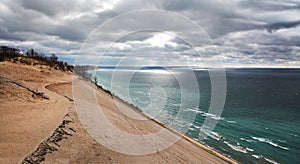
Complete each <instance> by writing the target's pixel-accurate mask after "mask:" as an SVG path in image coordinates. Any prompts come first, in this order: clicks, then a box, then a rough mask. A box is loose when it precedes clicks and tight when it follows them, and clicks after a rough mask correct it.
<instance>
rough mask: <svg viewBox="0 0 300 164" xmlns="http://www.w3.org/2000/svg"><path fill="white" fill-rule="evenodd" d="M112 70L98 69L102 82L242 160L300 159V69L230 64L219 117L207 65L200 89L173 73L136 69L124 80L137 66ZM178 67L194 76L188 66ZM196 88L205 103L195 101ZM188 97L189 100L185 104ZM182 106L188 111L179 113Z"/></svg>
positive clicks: (198, 74)
mask: <svg viewBox="0 0 300 164" xmlns="http://www.w3.org/2000/svg"><path fill="white" fill-rule="evenodd" d="M113 72H116V71H114V70H108V69H101V70H98V71H96V76H97V78H98V81H99V85H101V86H103V87H104V88H106V89H108V90H110V91H111V92H113V93H114V94H116V95H118V96H119V97H121V98H122V99H124V100H126V101H128V102H130V103H132V104H134V105H135V106H137V107H139V108H140V109H141V110H143V111H144V112H145V113H148V114H149V115H151V116H152V117H154V118H155V119H157V120H159V121H161V122H164V123H165V124H168V125H169V126H171V127H172V128H175V129H176V130H178V131H181V132H183V133H185V134H186V135H188V136H190V137H192V138H194V139H195V140H197V141H199V142H201V143H204V144H206V145H208V146H209V147H212V148H213V149H215V150H217V151H219V152H221V153H223V154H226V155H227V156H229V157H232V158H233V159H235V160H237V161H240V162H242V163H300V158H299V156H300V127H299V125H300V70H299V69H298V70H297V69H227V70H226V79H227V96H226V103H225V107H224V110H223V113H222V115H221V116H220V117H219V116H215V115H212V114H210V113H208V108H209V105H210V101H211V83H210V77H209V74H208V71H206V70H199V71H193V73H194V74H195V76H196V78H197V82H198V85H199V90H188V89H187V88H184V87H182V85H180V84H179V82H178V81H177V79H176V77H175V76H174V75H173V74H168V73H166V72H164V71H157V70H148V71H144V70H143V71H137V72H135V73H134V74H133V76H132V77H131V78H130V80H129V81H127V82H126V80H124V81H123V80H122V79H126V78H128V75H129V73H133V72H132V71H130V70H127V71H124V70H123V71H117V72H118V73H117V74H114V76H112V73H113ZM173 72H175V73H176V76H181V77H182V79H186V80H187V81H188V80H189V79H188V78H186V77H185V76H186V71H185V70H173ZM112 77H113V78H112ZM127 89H128V90H127ZM182 91H184V92H182ZM197 92H198V93H200V103H196V102H199V100H196V99H195V97H197V96H195V95H196V94H197ZM183 97H184V98H185V99H184V101H188V102H186V103H182V102H181V101H182V100H183V99H182V98H183ZM182 104H184V105H182ZM180 107H181V109H182V110H183V111H186V112H189V114H186V115H183V116H180V117H178V110H179V109H180ZM191 113H192V114H191ZM194 117H195V118H194ZM206 117H210V118H212V119H215V120H218V124H217V126H216V127H215V128H214V130H213V131H207V130H206V129H205V127H203V126H202V125H203V121H204V119H205V118H206ZM191 119H193V120H194V121H193V122H192V124H191V125H190V124H188V123H189V122H190V120H191ZM186 128H188V130H187V131H186ZM200 133H201V134H202V133H204V134H206V137H205V139H203V140H201V139H199V134H200Z"/></svg>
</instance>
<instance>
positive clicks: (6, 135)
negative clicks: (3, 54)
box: [0, 62, 71, 163]
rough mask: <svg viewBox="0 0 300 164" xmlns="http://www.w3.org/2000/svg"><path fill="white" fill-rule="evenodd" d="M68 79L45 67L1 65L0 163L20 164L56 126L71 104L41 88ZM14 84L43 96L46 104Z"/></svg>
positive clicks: (69, 77) (67, 75)
mask: <svg viewBox="0 0 300 164" xmlns="http://www.w3.org/2000/svg"><path fill="white" fill-rule="evenodd" d="M70 79H71V74H66V73H62V72H60V71H57V70H53V69H50V70H49V67H46V66H26V65H21V64H14V63H9V62H5V63H4V62H1V63H0V101H1V103H0V163H17V162H21V161H22V160H23V158H24V157H25V156H27V155H28V154H30V153H31V152H32V151H33V150H34V149H35V147H36V146H37V145H38V144H39V143H40V142H41V140H43V139H45V138H46V137H47V136H49V135H50V134H51V133H52V132H53V130H54V129H55V128H56V127H57V126H58V124H59V123H60V122H61V120H62V117H63V116H64V114H65V113H66V112H67V109H68V107H69V106H71V103H70V102H69V101H68V100H66V99H65V98H63V97H62V96H61V95H59V94H56V93H53V92H51V91H49V90H47V89H45V88H44V86H45V85H46V84H48V83H53V82H55V81H70ZM12 82H15V83H12ZM16 83H17V84H21V85H22V86H24V87H28V88H29V89H31V90H34V91H38V92H44V94H45V96H47V97H48V98H49V100H47V99H43V98H40V97H38V96H35V97H33V96H32V95H33V94H32V93H31V92H30V91H28V90H27V89H25V88H23V87H20V86H18V85H16Z"/></svg>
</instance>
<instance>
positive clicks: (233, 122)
mask: <svg viewBox="0 0 300 164" xmlns="http://www.w3.org/2000/svg"><path fill="white" fill-rule="evenodd" d="M226 122H228V123H232V124H236V122H235V121H230V120H229V121H226Z"/></svg>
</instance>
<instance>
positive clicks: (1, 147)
mask: <svg viewBox="0 0 300 164" xmlns="http://www.w3.org/2000/svg"><path fill="white" fill-rule="evenodd" d="M49 69H50V68H47V67H43V66H25V65H20V64H13V63H8V62H5V63H1V64H0V77H1V81H0V82H1V85H0V86H1V88H0V92H1V95H0V96H1V99H0V101H1V104H0V113H1V114H0V126H1V128H0V129H1V130H0V133H1V134H0V137H1V138H0V152H1V153H0V163H19V162H22V161H23V160H24V159H25V160H24V161H23V162H25V163H26V161H27V162H30V161H31V162H33V161H37V162H41V161H44V162H45V163H235V161H233V160H231V159H229V158H227V157H224V156H222V155H221V154H219V153H217V152H214V151H212V150H210V149H208V148H207V147H205V146H203V145H201V144H198V143H197V142H194V141H193V140H191V139H189V138H187V137H182V138H181V139H180V140H179V141H178V142H177V143H176V144H174V145H172V146H171V147H169V148H167V149H165V150H163V151H158V152H156V153H153V154H148V155H126V154H122V153H118V152H116V151H113V150H110V149H109V148H106V147H105V146H102V145H101V144H99V143H98V142H96V141H95V140H94V139H93V138H92V137H91V136H90V135H89V134H88V133H87V131H86V129H85V128H84V127H83V126H82V123H81V122H80V120H79V117H78V115H77V112H76V109H75V106H74V103H76V101H75V102H74V101H73V93H72V83H71V80H72V76H71V75H70V74H67V73H64V72H61V71H58V70H51V69H50V70H49ZM46 70H47V72H48V73H45V71H46ZM28 75H30V76H28ZM9 81H15V82H17V83H20V84H22V85H24V86H26V87H28V88H30V89H32V90H37V91H38V92H43V93H44V95H45V96H47V97H48V98H49V100H47V99H44V98H41V97H38V96H32V93H31V92H29V91H28V90H26V89H24V88H22V87H19V86H17V85H15V84H13V83H11V82H9ZM75 82H76V83H77V84H78V85H76V86H77V87H81V89H82V92H80V93H79V96H83V97H84V96H85V94H90V93H89V92H90V91H91V89H94V88H95V86H94V84H92V83H89V82H87V81H84V80H81V79H80V78H77V80H76V81H75ZM77 96H78V95H77ZM96 99H97V100H98V103H99V104H98V105H99V106H101V107H102V108H101V110H102V112H103V113H104V114H105V116H106V118H108V120H109V121H110V122H111V123H112V124H113V125H114V126H115V127H117V128H119V129H121V130H123V131H126V132H128V133H132V134H140V135H146V134H150V133H155V132H157V131H159V130H161V129H162V128H165V127H163V126H162V125H160V124H158V123H157V122H155V120H151V119H149V118H147V117H146V116H145V115H143V114H142V113H139V112H138V111H136V110H134V109H133V107H131V106H129V105H127V104H125V103H123V102H122V101H120V100H118V99H117V98H116V97H113V96H111V95H110V94H108V93H106V92H105V91H103V90H101V89H99V88H97V90H96ZM114 100H116V101H114ZM115 102H118V106H119V108H117V106H116V104H115ZM120 107H121V110H126V111H127V112H129V113H131V114H133V115H138V116H139V117H141V118H144V120H135V119H131V118H129V117H128V116H126V115H125V114H124V113H123V112H124V111H120V110H119V109H120ZM168 131H170V133H172V134H173V135H179V136H181V135H180V134H177V133H176V132H173V131H172V130H168ZM110 142H112V143H113V142H114V140H113V139H112V140H111V141H110ZM141 144H143V143H141ZM146 146H147V145H145V147H146Z"/></svg>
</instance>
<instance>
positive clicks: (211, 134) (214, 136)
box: [199, 127, 222, 141]
mask: <svg viewBox="0 0 300 164" xmlns="http://www.w3.org/2000/svg"><path fill="white" fill-rule="evenodd" d="M200 132H202V133H204V134H205V135H206V136H209V137H210V138H212V139H215V140H218V141H219V140H220V139H221V138H222V136H221V135H220V134H219V133H217V132H213V131H211V130H208V129H206V128H205V127H201V128H200ZM199 135H201V133H200V134H199Z"/></svg>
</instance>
